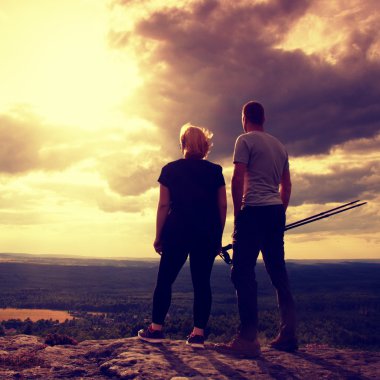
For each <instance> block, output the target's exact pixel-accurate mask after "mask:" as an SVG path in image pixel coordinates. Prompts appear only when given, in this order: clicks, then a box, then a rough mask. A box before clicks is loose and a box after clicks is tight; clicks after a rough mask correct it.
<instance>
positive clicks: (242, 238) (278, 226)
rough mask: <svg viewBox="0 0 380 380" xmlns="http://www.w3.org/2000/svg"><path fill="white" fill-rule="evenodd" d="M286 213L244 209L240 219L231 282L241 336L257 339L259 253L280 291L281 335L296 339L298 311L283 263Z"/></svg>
mask: <svg viewBox="0 0 380 380" xmlns="http://www.w3.org/2000/svg"><path fill="white" fill-rule="evenodd" d="M284 227H285V212H284V208H283V206H282V205H274V206H255V207H245V208H244V209H243V210H242V211H241V212H240V214H239V215H238V217H237V220H236V224H235V231H234V235H233V267H232V271H231V279H232V282H233V284H234V286H235V289H236V294H237V299H238V308H239V315H240V322H241V326H240V335H241V336H242V337H243V338H246V339H250V340H251V339H255V338H256V335H257V325H258V312H257V282H256V275H255V266H256V261H257V258H258V256H259V253H260V251H261V252H262V255H263V260H264V263H265V268H266V270H267V272H268V274H269V276H270V279H271V281H272V284H273V286H274V287H275V288H276V291H277V300H278V306H279V309H280V317H281V326H280V333H281V335H282V336H284V337H294V336H295V325H296V323H295V309H294V301H293V297H292V294H291V292H290V287H289V280H288V275H287V272H286V266H285V259H284Z"/></svg>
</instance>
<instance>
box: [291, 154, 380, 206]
mask: <svg viewBox="0 0 380 380" xmlns="http://www.w3.org/2000/svg"><path fill="white" fill-rule="evenodd" d="M331 169H332V170H331V173H330V174H307V173H306V174H305V173H302V174H295V175H294V176H293V179H292V182H293V191H292V198H291V204H292V206H298V205H301V204H304V203H314V204H324V203H328V202H349V201H352V200H355V199H363V200H366V201H370V200H374V199H376V197H377V196H378V194H379V193H380V174H379V173H380V163H379V162H378V161H373V162H368V163H366V164H365V165H363V166H361V167H360V168H350V166H349V164H345V165H336V166H333V167H331Z"/></svg>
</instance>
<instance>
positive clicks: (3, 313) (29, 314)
mask: <svg viewBox="0 0 380 380" xmlns="http://www.w3.org/2000/svg"><path fill="white" fill-rule="evenodd" d="M27 318H29V319H30V320H32V321H33V322H35V321H38V320H40V319H52V320H53V321H55V320H58V321H59V322H64V321H65V320H66V319H73V317H72V316H71V315H70V314H69V313H68V312H67V311H62V310H49V309H13V308H6V309H0V321H7V320H8V319H21V320H22V321H24V320H25V319H27Z"/></svg>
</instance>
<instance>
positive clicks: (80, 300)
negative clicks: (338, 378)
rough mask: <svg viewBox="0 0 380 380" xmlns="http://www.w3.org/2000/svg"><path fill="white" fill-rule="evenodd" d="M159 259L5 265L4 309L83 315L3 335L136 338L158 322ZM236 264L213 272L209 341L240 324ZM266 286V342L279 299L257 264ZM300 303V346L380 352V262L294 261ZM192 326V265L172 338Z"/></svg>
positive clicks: (262, 297) (174, 312) (13, 326)
mask: <svg viewBox="0 0 380 380" xmlns="http://www.w3.org/2000/svg"><path fill="white" fill-rule="evenodd" d="M157 270H158V261H157V260H152V261H149V260H145V261H131V260H126V261H117V262H115V263H114V265H113V264H112V260H109V261H107V262H106V263H104V262H101V263H99V264H97V262H96V260H92V261H90V262H87V261H86V260H83V261H81V260H74V261H70V260H69V261H67V262H65V263H64V264H63V263H62V261H59V260H58V259H57V260H50V261H49V262H48V263H46V262H45V263H39V262H34V263H28V262H1V263H0V308H5V307H13V308H29V309H52V310H68V311H70V313H71V314H72V315H73V316H75V318H74V319H72V320H66V321H65V322H63V323H59V322H58V321H54V320H51V319H50V320H39V321H36V322H32V321H31V320H29V319H26V320H20V319H11V320H7V321H2V322H1V325H0V334H16V333H23V334H32V335H39V336H46V335H47V334H49V333H59V334H64V335H68V336H70V337H72V338H74V339H76V340H78V341H81V340H86V339H111V338H120V337H130V336H135V335H136V333H137V331H138V330H139V329H140V328H141V327H144V326H146V325H147V324H148V323H149V321H150V313H151V296H152V293H153V290H154V286H155V280H156V274H157ZM229 270H230V269H229V267H228V266H227V265H226V264H224V263H223V262H221V261H218V262H217V263H216V264H215V266H214V269H213V273H212V288H213V306H212V313H211V317H210V322H209V326H208V328H207V335H208V340H209V341H214V342H219V341H225V340H228V339H230V338H231V337H232V336H233V335H234V334H235V332H236V329H237V326H238V314H237V307H236V298H235V292H234V288H233V286H232V284H231V281H230V278H229ZM256 272H257V281H258V285H259V308H260V311H259V318H260V324H259V339H260V340H261V342H262V343H264V344H265V342H266V341H267V340H269V339H271V338H273V337H274V336H275V335H276V333H277V329H278V311H277V306H276V296H275V292H274V289H273V287H272V286H271V284H270V281H269V279H268V276H267V274H266V271H265V267H264V265H263V263H262V262H259V263H258V265H257V270H256ZM288 272H289V277H290V281H291V285H292V289H293V293H294V297H295V300H296V304H297V318H298V335H299V340H300V344H301V345H302V344H310V343H318V344H329V345H332V346H336V347H349V348H353V349H367V350H379V349H380V336H379V331H380V330H379V328H378V321H379V320H380V302H379V301H380V295H379V291H378V289H379V288H380V263H378V262H359V261H351V262H318V261H315V262H307V261H291V262H289V263H288ZM191 328H192V284H191V279H190V273H189V266H188V265H187V264H186V265H185V266H184V268H183V270H182V272H181V273H180V275H179V276H178V278H177V281H176V282H175V284H174V286H173V299H172V305H171V308H170V310H169V315H168V318H167V321H166V324H165V331H166V336H167V337H168V338H172V339H184V338H185V337H186V335H188V334H189V332H190V331H191Z"/></svg>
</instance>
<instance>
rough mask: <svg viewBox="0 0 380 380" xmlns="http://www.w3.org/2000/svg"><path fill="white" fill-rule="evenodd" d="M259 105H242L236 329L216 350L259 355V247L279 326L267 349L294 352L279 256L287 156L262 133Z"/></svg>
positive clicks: (236, 191) (235, 189)
mask: <svg viewBox="0 0 380 380" xmlns="http://www.w3.org/2000/svg"><path fill="white" fill-rule="evenodd" d="M264 121H265V116H264V108H263V106H262V105H261V104H260V103H257V102H252V101H251V102H248V103H247V104H245V105H244V107H243V112H242V124H243V129H244V132H245V133H244V134H242V135H240V136H239V137H238V139H237V140H236V145H235V151H234V158H233V162H234V172H233V176H232V183H231V187H232V198H233V204H234V216H235V229H234V234H233V268H232V272H231V279H232V282H233V284H234V286H235V289H236V294H237V300H238V308H239V316H240V322H241V324H240V331H239V333H238V335H237V336H236V338H235V339H234V340H233V341H232V342H230V343H228V344H224V345H220V346H219V348H221V349H222V350H226V351H229V352H232V353H241V354H246V355H250V356H257V355H259V354H260V344H259V342H258V340H257V325H258V312H257V283H256V278H255V266H256V261H257V258H258V255H259V253H260V251H261V252H262V256H263V260H264V263H265V267H266V270H267V272H268V274H269V276H270V279H271V281H272V284H273V286H274V287H275V288H276V291H277V299H278V305H279V309H280V316H281V325H280V332H279V334H278V336H277V338H276V339H275V340H274V341H272V342H271V347H272V348H274V349H278V350H284V351H294V350H297V348H298V345H297V339H296V335H295V311H294V301H293V297H292V294H291V292H290V288H289V281H288V275H287V272H286V267H285V260H284V227H285V211H286V209H287V207H288V204H289V199H290V193H291V181H290V172H289V163H288V154H287V151H286V149H285V147H284V146H283V145H282V144H281V142H280V141H279V140H277V139H276V138H275V137H273V136H271V135H270V134H268V133H266V132H265V131H264V128H263V125H264Z"/></svg>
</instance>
